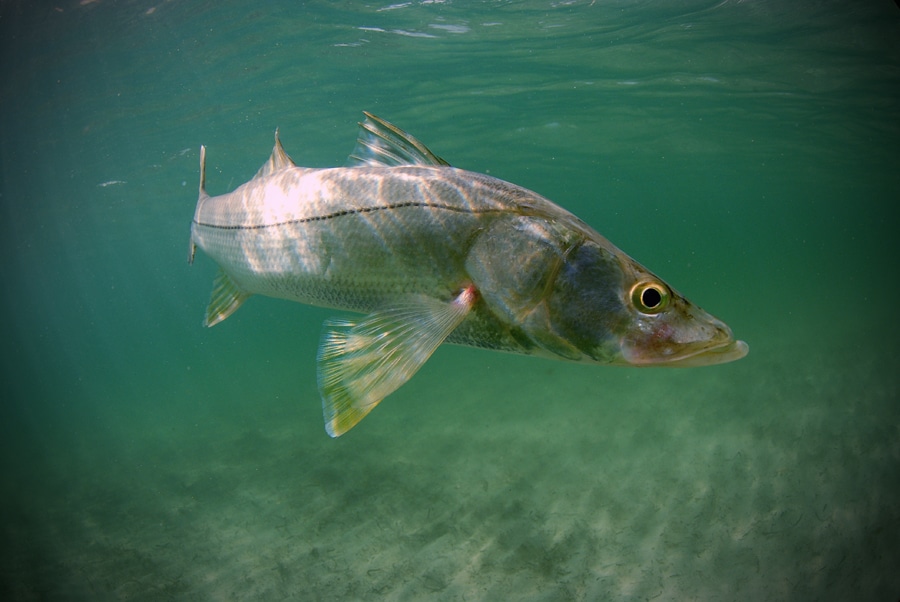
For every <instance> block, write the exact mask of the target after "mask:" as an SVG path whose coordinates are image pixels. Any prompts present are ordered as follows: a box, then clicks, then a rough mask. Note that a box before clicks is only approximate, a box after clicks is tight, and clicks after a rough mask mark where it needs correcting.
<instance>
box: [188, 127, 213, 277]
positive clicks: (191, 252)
mask: <svg viewBox="0 0 900 602" xmlns="http://www.w3.org/2000/svg"><path fill="white" fill-rule="evenodd" d="M208 196H209V195H208V194H207V193H206V147H205V146H203V145H202V144H201V145H200V194H199V196H198V198H197V202H198V203H199V202H200V201H202V200H203V199H204V198H206V197H208ZM196 254H197V245H195V244H194V239H193V237H191V248H190V249H189V250H188V265H193V264H194V255H196Z"/></svg>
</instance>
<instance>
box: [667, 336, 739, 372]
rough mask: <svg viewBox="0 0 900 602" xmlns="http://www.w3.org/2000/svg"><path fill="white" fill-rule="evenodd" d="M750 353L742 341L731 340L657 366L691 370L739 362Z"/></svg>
mask: <svg viewBox="0 0 900 602" xmlns="http://www.w3.org/2000/svg"><path fill="white" fill-rule="evenodd" d="M749 352H750V345H748V344H747V343H745V342H744V341H735V340H734V339H731V340H729V341H726V342H724V343H722V344H721V345H716V346H715V347H706V348H702V349H697V351H695V352H693V353H687V354H684V355H680V356H678V357H675V358H672V359H671V360H667V361H663V362H660V363H659V364H657V365H658V366H669V367H672V368H693V367H696V366H714V365H716V364H725V363H728V362H733V361H735V360H739V359H741V358H742V357H744V356H745V355H747V353H749Z"/></svg>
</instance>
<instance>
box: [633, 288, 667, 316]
mask: <svg viewBox="0 0 900 602" xmlns="http://www.w3.org/2000/svg"><path fill="white" fill-rule="evenodd" d="M631 302H632V303H633V304H634V306H635V307H636V308H637V310H638V311H639V312H641V313H644V314H658V313H659V312H661V311H662V310H664V309H665V308H666V306H667V305H668V304H669V290H668V289H667V288H666V287H665V286H664V285H662V284H659V283H657V282H638V283H637V284H635V285H634V286H633V287H632V288H631Z"/></svg>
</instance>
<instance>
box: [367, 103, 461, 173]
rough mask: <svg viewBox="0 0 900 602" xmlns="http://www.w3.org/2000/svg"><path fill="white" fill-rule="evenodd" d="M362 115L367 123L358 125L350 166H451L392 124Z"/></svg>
mask: <svg viewBox="0 0 900 602" xmlns="http://www.w3.org/2000/svg"><path fill="white" fill-rule="evenodd" d="M363 114H364V115H365V116H366V120H365V121H363V122H361V123H360V124H359V138H357V139H356V148H354V149H353V152H352V153H351V154H350V165H351V166H357V165H368V166H372V167H395V166H398V165H450V164H449V163H447V162H446V161H444V160H443V159H441V158H440V157H438V156H437V155H435V154H434V153H433V152H431V151H430V150H428V147H427V146H425V145H424V144H422V143H421V142H419V141H418V140H417V139H416V138H414V137H413V136H411V135H409V134H407V133H406V132H404V131H403V130H401V129H400V128H398V127H397V126H396V125H394V124H393V123H388V122H387V121H385V120H384V119H381V118H380V117H376V116H375V115H372V114H371V113H368V112H366V111H363Z"/></svg>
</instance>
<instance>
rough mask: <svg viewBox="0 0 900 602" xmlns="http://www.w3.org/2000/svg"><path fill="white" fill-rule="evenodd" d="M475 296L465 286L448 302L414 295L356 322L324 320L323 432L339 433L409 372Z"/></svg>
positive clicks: (320, 369) (321, 361)
mask: <svg viewBox="0 0 900 602" xmlns="http://www.w3.org/2000/svg"><path fill="white" fill-rule="evenodd" d="M475 300H476V292H475V289H474V287H469V288H467V289H465V290H464V291H462V292H461V293H460V294H459V296H457V297H456V298H455V299H453V301H451V302H449V303H448V302H441V301H436V300H434V299H431V298H427V297H415V298H412V299H410V300H408V301H406V302H404V303H401V304H399V305H395V306H393V307H390V308H388V309H384V310H381V311H376V312H374V313H372V314H369V315H368V316H366V317H365V318H364V319H363V320H362V321H360V322H346V321H328V322H326V323H325V332H324V334H323V335H322V342H321V345H320V346H319V359H318V379H319V392H320V393H321V395H322V409H323V412H324V414H325V430H326V431H327V432H328V434H329V435H331V436H332V437H338V436H340V435H343V434H344V433H346V432H347V431H348V430H350V429H351V428H353V426H354V425H356V423H357V422H359V421H360V420H362V419H363V417H365V415H366V414H368V413H369V412H371V411H372V409H373V408H374V407H375V406H376V405H378V403H379V402H380V401H381V400H382V399H384V398H385V397H387V396H388V395H390V394H391V393H393V392H394V391H396V390H397V389H398V388H400V386H401V385H402V384H403V383H405V382H406V381H408V380H409V379H410V378H412V376H413V374H415V373H416V372H417V371H418V370H419V368H421V367H422V364H424V363H425V362H426V360H428V358H429V357H430V356H431V354H432V353H434V350H435V349H437V348H438V346H439V345H440V344H441V343H443V342H444V339H446V338H447V337H448V336H449V335H450V333H451V332H453V330H454V329H455V328H456V327H457V326H459V324H460V323H461V322H462V321H463V320H464V319H465V317H466V316H467V315H468V313H469V311H470V310H471V309H472V306H473V305H474V304H475Z"/></svg>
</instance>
